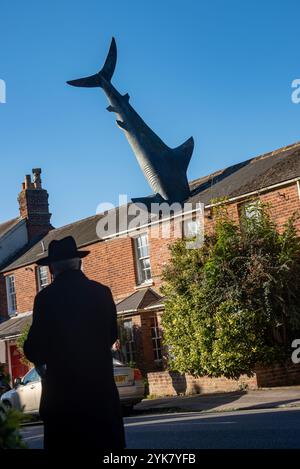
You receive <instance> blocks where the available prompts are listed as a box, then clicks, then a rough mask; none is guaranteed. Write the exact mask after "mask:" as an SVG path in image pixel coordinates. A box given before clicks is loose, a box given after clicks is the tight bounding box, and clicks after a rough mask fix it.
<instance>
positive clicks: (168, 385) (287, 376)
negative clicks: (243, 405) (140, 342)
mask: <svg viewBox="0 0 300 469" xmlns="http://www.w3.org/2000/svg"><path fill="white" fill-rule="evenodd" d="M147 378H148V384H149V394H150V395H152V396H177V395H183V394H209V393H214V392H232V391H239V390H242V389H248V390H250V389H257V388H263V387H276V386H291V385H298V384H300V365H294V364H292V363H287V364H286V365H275V366H273V367H257V369H256V373H255V374H254V375H253V376H251V377H249V376H241V377H240V378H239V379H237V380H234V379H227V378H224V377H220V378H209V377H207V376H203V377H200V378H194V377H193V376H191V375H187V374H186V375H182V374H179V373H175V372H169V371H161V372H155V373H147Z"/></svg>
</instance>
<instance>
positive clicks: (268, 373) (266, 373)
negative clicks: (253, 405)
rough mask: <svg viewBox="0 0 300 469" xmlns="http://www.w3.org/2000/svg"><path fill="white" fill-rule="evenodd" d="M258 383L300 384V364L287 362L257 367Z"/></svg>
mask: <svg viewBox="0 0 300 469" xmlns="http://www.w3.org/2000/svg"><path fill="white" fill-rule="evenodd" d="M256 378H257V385H258V386H259V387H272V386H292V385H296V384H300V365H295V364H293V363H290V362H288V363H286V364H285V365H275V366H272V367H268V368H266V367H257V369H256Z"/></svg>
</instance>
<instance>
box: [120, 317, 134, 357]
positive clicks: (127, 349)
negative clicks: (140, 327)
mask: <svg viewBox="0 0 300 469" xmlns="http://www.w3.org/2000/svg"><path fill="white" fill-rule="evenodd" d="M126 323H127V324H128V326H125V324H126ZM122 327H123V330H124V332H125V334H126V337H125V343H124V348H123V353H124V355H125V359H126V362H127V363H130V362H135V360H136V344H135V339H134V332H133V328H134V326H133V321H132V319H124V321H123V325H122Z"/></svg>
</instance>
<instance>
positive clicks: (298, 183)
mask: <svg viewBox="0 0 300 469" xmlns="http://www.w3.org/2000/svg"><path fill="white" fill-rule="evenodd" d="M297 189H298V197H299V200H300V182H299V179H298V180H297Z"/></svg>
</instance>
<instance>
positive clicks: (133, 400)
mask: <svg viewBox="0 0 300 469" xmlns="http://www.w3.org/2000/svg"><path fill="white" fill-rule="evenodd" d="M113 365H114V377H115V382H116V385H117V388H118V391H119V395H120V400H121V404H122V407H124V409H125V412H128V411H129V410H130V409H132V407H133V406H134V405H135V404H137V403H138V402H140V401H141V400H142V399H143V397H144V392H145V385H144V381H143V377H142V374H141V372H140V370H139V369H138V368H131V367H129V366H126V365H124V364H123V363H122V362H121V361H119V360H117V359H116V358H113ZM41 391H42V385H41V378H40V375H39V374H38V373H37V371H36V369H35V368H32V369H31V370H30V371H28V373H26V375H25V376H24V377H23V378H17V379H16V380H15V387H14V388H13V389H11V390H9V391H7V392H5V393H4V394H2V396H1V398H0V399H1V400H2V401H3V403H4V404H6V405H7V406H8V407H13V408H15V409H18V410H23V412H24V413H28V414H36V413H38V412H39V405H40V399H41Z"/></svg>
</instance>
